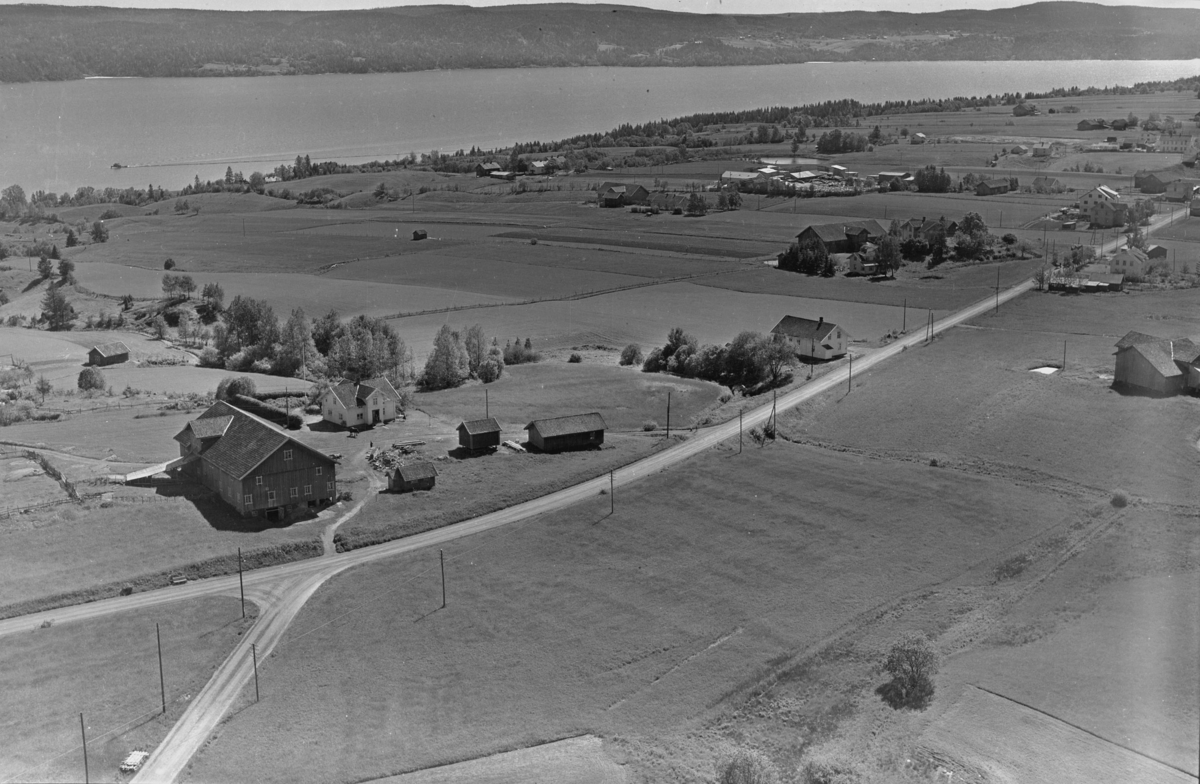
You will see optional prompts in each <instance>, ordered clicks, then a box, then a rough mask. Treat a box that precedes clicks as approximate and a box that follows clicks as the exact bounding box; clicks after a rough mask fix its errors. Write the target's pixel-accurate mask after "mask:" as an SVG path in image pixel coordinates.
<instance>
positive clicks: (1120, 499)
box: [1112, 490, 1129, 509]
mask: <svg viewBox="0 0 1200 784" xmlns="http://www.w3.org/2000/svg"><path fill="white" fill-rule="evenodd" d="M1112 505H1113V506H1115V507H1116V508H1117V509H1124V508H1125V507H1127V506H1129V493H1126V492H1125V491H1124V490H1114V491H1113V494H1112Z"/></svg>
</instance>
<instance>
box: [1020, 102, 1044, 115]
mask: <svg viewBox="0 0 1200 784" xmlns="http://www.w3.org/2000/svg"><path fill="white" fill-rule="evenodd" d="M1035 114H1041V112H1039V111H1038V108H1037V107H1036V106H1034V105H1033V104H1031V103H1025V102H1024V101H1022V102H1021V103H1019V104H1017V105H1016V106H1014V107H1013V117H1032V116H1033V115H1035Z"/></svg>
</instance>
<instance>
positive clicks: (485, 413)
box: [483, 389, 492, 419]
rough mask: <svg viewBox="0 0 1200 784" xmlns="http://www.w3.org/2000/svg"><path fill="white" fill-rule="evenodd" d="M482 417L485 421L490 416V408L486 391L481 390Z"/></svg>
mask: <svg viewBox="0 0 1200 784" xmlns="http://www.w3.org/2000/svg"><path fill="white" fill-rule="evenodd" d="M483 416H484V418H485V419H487V418H490V417H491V416H492V407H491V405H489V403H488V391H487V390H486V389H485V390H483Z"/></svg>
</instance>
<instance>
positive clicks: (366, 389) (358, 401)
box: [329, 376, 400, 409]
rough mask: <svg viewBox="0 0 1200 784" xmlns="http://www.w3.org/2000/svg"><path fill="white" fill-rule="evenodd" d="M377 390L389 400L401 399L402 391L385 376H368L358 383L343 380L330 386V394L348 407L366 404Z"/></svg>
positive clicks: (344, 406)
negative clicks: (398, 390)
mask: <svg viewBox="0 0 1200 784" xmlns="http://www.w3.org/2000/svg"><path fill="white" fill-rule="evenodd" d="M376 392H380V393H382V394H383V396H384V398H385V399H387V400H399V399H400V393H399V392H397V391H396V388H395V387H394V386H392V382H390V381H388V380H387V379H386V378H384V377H383V376H378V377H376V378H368V379H365V380H363V381H360V382H358V383H355V382H353V381H343V382H342V383H340V384H338V385H337V386H332V387H330V388H329V394H332V395H333V398H334V399H335V400H336V401H337V402H338V403H340V404H341V406H342V407H343V408H347V409H349V408H357V407H359V406H365V405H366V404H367V398H369V397H370V396H371V395H373V394H375V393H376Z"/></svg>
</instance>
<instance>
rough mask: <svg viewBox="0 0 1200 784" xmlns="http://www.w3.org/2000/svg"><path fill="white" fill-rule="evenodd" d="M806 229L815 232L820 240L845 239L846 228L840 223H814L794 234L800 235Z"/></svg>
mask: <svg viewBox="0 0 1200 784" xmlns="http://www.w3.org/2000/svg"><path fill="white" fill-rule="evenodd" d="M807 231H811V232H812V233H813V234H815V235H816V237H817V239H819V240H821V242H841V241H843V240H845V239H846V228H845V226H844V225H843V224H841V223H814V224H813V225H811V226H809V227H808V228H806V229H804V231H802V232H800V233H799V234H797V235H796V236H797V237H802V236H804V232H807Z"/></svg>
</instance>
